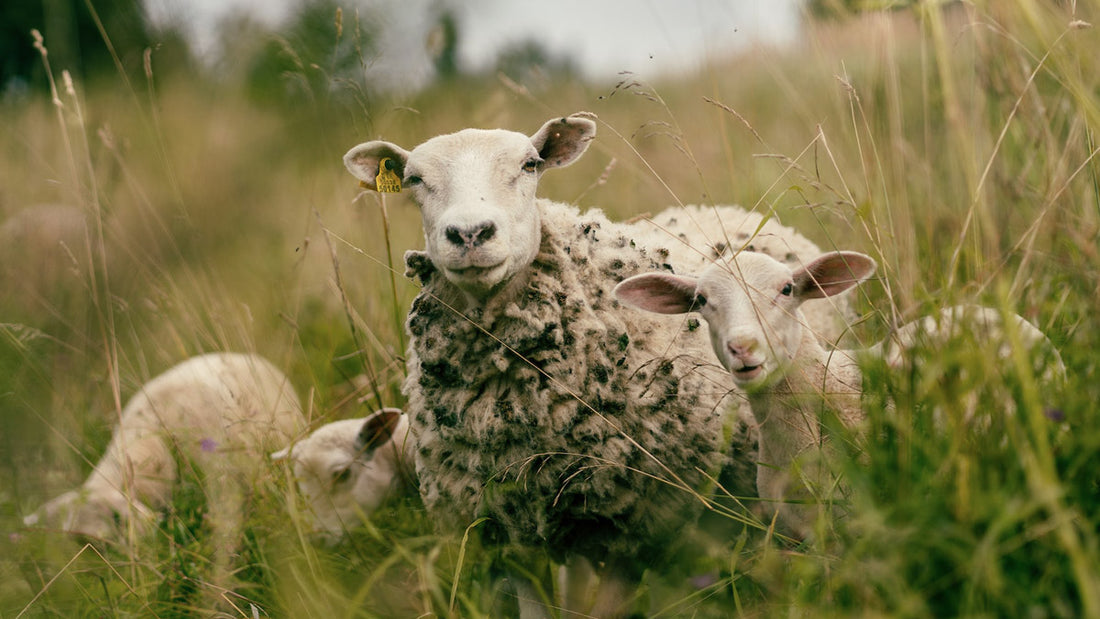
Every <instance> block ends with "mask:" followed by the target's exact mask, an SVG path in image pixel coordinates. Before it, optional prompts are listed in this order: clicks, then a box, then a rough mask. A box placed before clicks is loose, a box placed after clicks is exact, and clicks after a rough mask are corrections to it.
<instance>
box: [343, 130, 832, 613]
mask: <svg viewBox="0 0 1100 619" xmlns="http://www.w3.org/2000/svg"><path fill="white" fill-rule="evenodd" d="M594 132H595V124H594V123H593V122H591V120H590V117H588V116H578V115H574V116H571V117H568V118H564V119H560V120H557V119H555V120H551V121H549V122H547V123H546V124H545V125H544V126H543V128H542V129H540V131H539V132H537V133H536V134H535V135H534V136H531V137H527V136H523V135H521V134H516V133H512V132H507V131H501V130H495V131H483V130H472V129H467V130H463V131H460V132H458V133H455V134H449V135H445V136H439V137H436V138H433V139H431V140H429V141H427V142H425V143H424V144H421V145H420V146H418V147H416V148H415V149H414V150H413V151H412V152H409V151H405V150H404V149H401V148H400V147H397V146H395V145H392V144H389V143H386V142H371V143H366V144H363V145H360V146H357V147H355V148H353V149H352V150H351V151H349V152H348V154H347V155H346V156H345V163H346V164H347V166H348V168H349V170H350V171H351V172H352V173H353V174H354V175H355V176H357V177H358V178H360V179H361V180H362V181H363V183H364V184H365V185H366V186H368V187H371V188H373V187H374V182H375V177H376V175H377V174H378V171H379V168H380V166H381V165H382V161H383V160H384V159H390V162H389V163H387V165H392V166H393V168H392V169H393V171H394V172H395V173H397V174H399V175H401V176H402V177H403V178H404V179H405V185H406V186H411V188H412V192H413V197H414V199H415V200H416V202H417V203H418V205H419V206H420V209H421V213H422V216H423V221H424V228H425V245H426V251H425V252H415V251H414V252H408V253H407V254H406V266H407V275H408V276H410V277H416V278H418V279H419V280H420V282H421V284H422V290H421V293H420V294H419V295H418V296H417V297H416V299H415V300H414V301H413V304H412V308H411V310H410V312H409V316H408V321H407V329H408V332H409V334H410V336H411V337H410V344H409V351H408V355H407V364H408V372H409V373H408V378H407V380H406V382H405V384H404V392H405V394H406V395H407V396H408V403H407V407H406V410H407V411H408V414H409V416H410V423H411V428H412V432H413V434H414V435H415V436H416V440H417V458H416V465H417V473H418V476H419V480H420V492H421V497H422V498H423V499H424V502H425V504H426V506H427V508H428V510H429V511H430V513H431V514H432V515H433V517H434V518H435V519H436V520H437V521H438V522H439V523H440V524H441V526H443V527H445V528H448V529H452V530H454V529H457V530H461V529H462V528H463V527H465V526H467V525H469V523H470V522H472V521H474V520H475V519H476V518H478V517H485V518H486V519H487V520H486V521H485V522H484V523H483V524H482V525H481V526H480V529H481V533H482V536H483V538H485V539H486V540H488V541H490V542H496V543H512V544H515V545H517V546H518V547H519V548H521V549H523V548H526V549H545V550H548V551H549V552H550V553H551V554H552V555H553V556H554V557H555V558H558V559H564V560H569V559H570V558H572V557H577V556H579V557H582V558H585V559H587V560H588V561H590V562H591V563H592V564H594V565H599V566H601V569H602V573H601V577H602V580H603V583H604V584H603V586H602V589H601V593H602V592H603V591H615V590H622V589H625V588H626V587H623V586H622V585H623V583H629V582H633V581H636V580H637V579H638V578H639V577H640V574H641V572H642V571H643V570H644V569H645V568H646V567H647V566H648V565H649V564H651V563H652V561H653V559H654V558H655V557H659V556H660V553H661V550H662V549H663V548H664V547H665V546H666V545H667V544H669V542H670V540H673V539H675V538H676V536H677V535H678V533H679V532H680V530H681V529H682V527H683V526H684V525H685V524H686V523H688V522H689V521H690V519H691V518H692V517H693V516H694V515H695V514H696V513H697V512H698V510H699V509H700V506H701V504H702V502H701V501H699V500H698V499H697V498H694V497H693V496H692V493H693V492H696V491H699V490H704V489H705V487H706V486H707V485H708V484H709V477H708V475H710V474H713V473H714V472H715V471H716V469H717V467H718V466H719V465H720V464H722V463H723V462H724V455H725V454H726V453H727V452H729V451H730V449H731V446H730V443H729V442H728V441H727V440H726V437H729V436H732V442H733V448H732V449H733V450H734V451H737V452H738V453H739V454H740V456H741V457H740V458H739V459H738V461H735V462H734V463H733V465H734V466H740V468H741V471H740V475H741V477H743V478H747V479H750V480H751V476H752V466H751V462H752V459H751V455H749V454H750V453H751V452H752V446H751V442H752V439H751V437H750V436H749V434H748V432H747V425H746V424H745V423H744V422H745V419H743V418H741V417H740V416H738V415H737V414H736V413H735V414H734V415H732V418H731V416H730V415H728V414H727V411H728V410H729V409H731V408H734V409H736V408H737V404H739V398H738V396H737V394H736V393H734V392H732V391H731V390H730V389H729V387H728V385H727V384H726V381H725V379H724V373H723V372H722V371H721V370H720V368H717V367H716V366H714V365H713V363H712V362H709V361H708V360H707V359H708V357H709V353H708V352H707V350H708V348H709V345H708V343H707V339H706V335H705V334H704V333H703V332H702V330H701V329H699V326H700V325H699V323H698V322H697V321H683V320H677V319H669V318H667V317H659V316H641V315H638V314H632V313H628V312H623V311H622V309H621V308H620V307H619V305H618V303H617V302H616V301H615V300H614V299H613V298H612V297H611V295H610V288H611V287H612V286H613V285H614V284H615V283H617V282H618V281H620V280H622V279H623V278H624V277H628V276H630V275H633V274H636V273H640V272H642V271H645V270H652V269H671V270H680V269H685V268H690V267H692V266H693V265H695V264H702V263H703V262H704V261H705V260H706V259H707V258H708V257H712V256H713V255H714V252H716V251H717V252H718V253H721V251H723V250H724V247H720V246H719V244H725V245H729V244H730V243H731V241H730V239H739V238H741V237H739V235H740V234H742V233H743V234H745V235H746V236H745V238H746V239H747V237H748V235H751V234H752V233H753V232H755V231H756V230H757V228H759V227H760V226H761V224H762V223H763V220H762V218H761V217H760V216H759V215H757V214H754V213H749V212H747V211H745V210H743V209H741V208H739V207H732V206H729V207H720V208H717V209H714V210H710V209H703V208H699V207H697V208H694V209H670V210H669V211H667V212H665V213H662V214H659V215H658V216H657V217H655V218H654V219H653V221H652V222H650V221H639V222H635V223H633V224H624V223H613V222H611V221H610V220H608V219H607V218H606V217H605V216H604V215H603V214H602V213H601V212H600V211H597V210H592V211H588V212H585V213H581V212H580V211H579V210H578V209H576V208H574V207H571V206H567V205H564V204H560V203H556V202H553V201H550V200H544V199H537V198H535V196H534V190H535V186H536V183H537V179H538V175H539V174H540V173H541V172H542V171H543V170H545V169H547V168H550V167H557V166H562V165H567V164H568V163H569V162H571V161H572V160H573V159H575V158H576V157H578V156H580V154H581V153H583V151H584V149H585V148H586V147H587V142H588V140H590V139H591V136H592V135H593V134H594ZM512 166H514V168H513V167H512ZM704 217H706V218H710V219H704ZM693 219H704V221H714V222H718V223H720V224H721V225H713V224H711V225H710V227H705V226H704V227H703V231H702V232H701V231H700V230H699V228H700V226H698V225H693V222H692V220H693ZM654 222H656V223H657V225H655V224H654ZM662 226H663V227H664V229H662ZM761 229H762V230H763V229H766V230H767V232H766V233H765V235H764V236H762V237H760V238H761V239H766V241H765V242H764V246H763V249H765V250H768V251H775V253H776V254H777V255H776V257H777V258H778V259H780V260H788V261H792V262H796V261H797V260H798V259H799V258H800V257H806V255H815V254H816V253H817V251H818V250H817V249H816V247H814V246H813V244H812V243H811V242H810V241H808V240H806V239H804V238H803V237H801V235H798V234H797V233H796V232H794V231H793V230H791V229H789V228H785V227H783V226H781V225H780V224H778V223H777V222H774V221H773V222H768V223H767V224H764V228H761ZM711 235H713V238H708V236H711ZM784 239H786V240H784ZM708 244H709V245H711V247H710V248H707V245H708ZM708 252H709V253H708ZM680 262H683V263H685V265H686V266H681V265H680V264H678V263H680ZM840 304H841V305H843V301H841V303H840ZM827 322H828V320H827V319H826V320H823V321H822V323H823V327H822V328H823V329H825V330H828V329H827V328H826V327H825V326H824V323H827ZM837 332H838V329H836V328H835V327H832V333H834V334H835V333H837ZM670 351H676V353H675V354H670ZM724 426H725V427H724ZM746 485H748V486H751V481H750V482H749V483H748V484H746ZM519 552H522V551H519ZM518 586H519V585H518V583H517V587H518ZM611 597H612V598H613V597H615V596H614V595H612V596H611ZM605 604H606V605H605ZM616 604H617V602H616V601H615V600H613V599H611V600H607V601H600V602H597V607H596V609H594V610H593V611H592V612H593V613H594V614H604V613H606V614H608V615H611V614H614V613H615V612H621V607H619V606H616ZM522 610H523V609H521V611H522Z"/></svg>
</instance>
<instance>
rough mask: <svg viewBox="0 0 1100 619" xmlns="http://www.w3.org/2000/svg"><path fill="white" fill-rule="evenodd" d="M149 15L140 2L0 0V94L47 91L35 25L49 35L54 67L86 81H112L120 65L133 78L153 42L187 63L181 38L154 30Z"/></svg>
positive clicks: (176, 60)
mask: <svg viewBox="0 0 1100 619" xmlns="http://www.w3.org/2000/svg"><path fill="white" fill-rule="evenodd" d="M145 15H146V13H145V10H144V8H143V7H142V4H141V0H97V1H95V2H91V1H88V0H19V1H11V2H4V3H2V4H0V92H4V93H8V95H9V96H10V95H13V94H18V93H20V92H23V91H26V90H27V89H30V88H34V89H37V90H38V91H39V92H42V91H44V90H45V87H46V76H45V72H44V71H43V68H42V58H41V56H40V54H39V52H38V51H37V50H36V49H34V47H33V45H32V43H33V39H32V38H31V30H32V29H33V30H38V31H39V32H40V33H42V36H43V37H44V38H45V41H46V46H47V47H48V48H49V51H50V62H51V64H52V65H53V66H54V67H55V69H56V70H58V71H60V70H61V69H66V70H68V71H69V72H70V73H72V74H73V75H74V76H75V77H76V78H77V79H79V80H81V81H84V82H91V81H95V80H98V79H100V78H104V79H109V78H110V77H111V76H114V75H117V69H119V68H121V70H122V71H123V72H124V73H125V74H126V75H127V76H128V77H129V78H131V79H136V78H137V77H138V76H141V75H143V71H144V67H143V54H144V51H145V50H146V49H147V48H150V47H152V46H154V41H157V43H156V46H157V47H158V49H159V50H163V52H162V55H163V56H164V57H170V58H171V59H172V64H184V65H186V64H187V63H188V62H189V52H188V51H187V48H186V44H185V42H184V41H183V39H182V37H181V36H180V35H179V34H178V33H174V32H155V31H154V29H153V28H152V26H151V25H150V24H149V23H148V22H147V20H146V17H145ZM101 27H102V32H101V30H100V28H101ZM105 39H106V40H105ZM107 41H109V42H110V43H109V44H108V42H107ZM165 66H167V63H165Z"/></svg>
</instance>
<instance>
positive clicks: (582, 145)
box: [531, 112, 596, 170]
mask: <svg viewBox="0 0 1100 619" xmlns="http://www.w3.org/2000/svg"><path fill="white" fill-rule="evenodd" d="M595 118H596V115H595V114H591V113H589V112H577V113H576V114H573V115H571V116H567V117H565V118H555V119H552V120H548V121H546V124H544V125H543V126H542V128H541V129H539V130H538V132H537V133H535V135H532V136H531V143H532V144H534V145H535V149H537V150H538V151H539V157H541V158H542V164H541V165H540V166H539V169H540V170H548V169H550V168H560V167H563V166H567V165H569V164H571V163H573V162H574V161H576V160H577V159H578V158H580V156H581V155H583V154H584V151H586V150H588V143H589V142H591V141H592V138H594V137H596V121H595Z"/></svg>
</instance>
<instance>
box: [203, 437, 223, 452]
mask: <svg viewBox="0 0 1100 619" xmlns="http://www.w3.org/2000/svg"><path fill="white" fill-rule="evenodd" d="M199 447H200V448H201V449H202V450H203V451H205V452H207V453H213V452H214V451H217V449H218V442H217V441H215V440H214V439H212V438H204V439H202V442H201V443H199Z"/></svg>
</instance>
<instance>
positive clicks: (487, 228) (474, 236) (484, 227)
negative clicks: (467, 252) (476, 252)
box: [443, 221, 497, 249]
mask: <svg viewBox="0 0 1100 619" xmlns="http://www.w3.org/2000/svg"><path fill="white" fill-rule="evenodd" d="M496 233H497V225H496V224H495V223H493V222H491V221H486V222H482V223H480V224H476V225H473V226H470V227H469V228H466V229H462V228H459V227H458V226H447V228H446V229H445V230H444V231H443V234H444V236H446V237H447V240H448V241H449V242H450V243H451V244H453V245H457V246H459V247H466V248H470V249H472V248H474V247H478V246H480V245H482V244H483V243H485V242H487V241H489V240H490V239H492V238H493V237H494V236H496Z"/></svg>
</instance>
